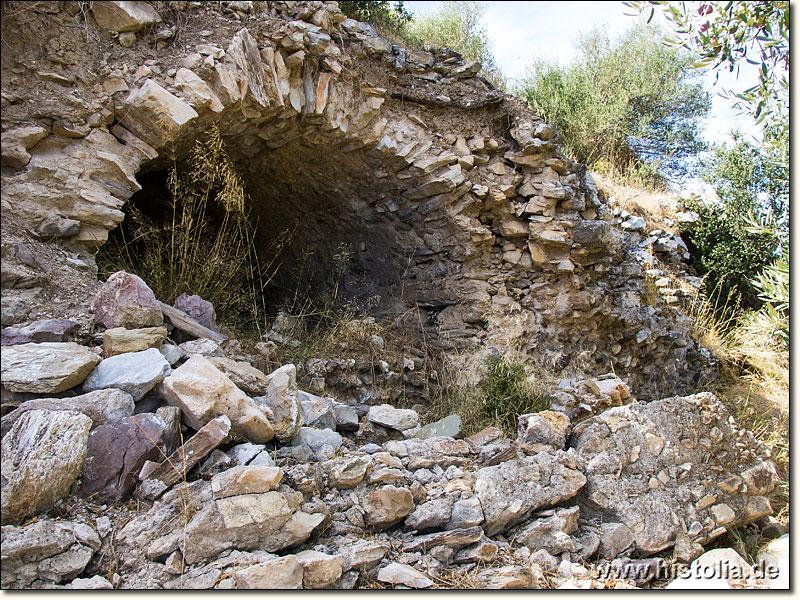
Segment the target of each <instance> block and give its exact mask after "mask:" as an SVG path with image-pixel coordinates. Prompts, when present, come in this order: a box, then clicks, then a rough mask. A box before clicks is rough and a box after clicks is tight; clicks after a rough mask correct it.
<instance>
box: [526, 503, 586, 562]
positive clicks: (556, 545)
mask: <svg viewBox="0 0 800 600" xmlns="http://www.w3.org/2000/svg"><path fill="white" fill-rule="evenodd" d="M579 515H580V509H579V508H578V507H577V506H573V507H570V508H565V509H562V510H557V511H556V513H555V514H554V515H552V516H550V517H546V518H544V519H537V520H535V521H533V522H532V523H530V524H528V525H526V526H524V527H522V528H520V530H519V531H518V532H517V533H516V534H515V536H514V539H515V540H519V542H520V543H522V544H524V545H526V546H527V547H528V548H530V549H531V550H546V551H547V552H549V553H550V554H552V555H556V556H557V555H559V554H561V553H563V552H576V551H577V550H578V548H579V547H578V544H577V542H576V541H575V540H574V539H573V538H572V537H570V534H572V533H574V532H575V531H577V530H578V516H579Z"/></svg>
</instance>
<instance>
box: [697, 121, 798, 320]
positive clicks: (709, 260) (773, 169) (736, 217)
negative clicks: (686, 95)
mask: <svg viewBox="0 0 800 600" xmlns="http://www.w3.org/2000/svg"><path fill="white" fill-rule="evenodd" d="M784 169H785V165H784V166H781V165H780V163H777V162H776V161H775V160H774V157H773V156H771V151H770V150H769V148H767V147H759V146H757V145H755V144H753V143H752V142H749V141H747V140H745V139H744V138H743V136H742V135H741V134H734V138H733V144H731V145H730V146H717V147H716V148H714V151H713V153H712V155H711V157H710V158H708V159H706V160H704V170H703V178H704V179H705V180H706V181H708V182H710V183H712V184H714V186H715V189H716V191H717V195H718V196H719V198H720V203H719V204H712V205H706V204H699V203H695V204H694V205H693V206H692V208H694V209H695V210H696V211H697V212H698V213H699V215H700V219H699V221H698V222H697V223H694V224H693V225H692V226H691V228H690V229H689V230H688V231H686V232H684V234H683V236H684V239H685V240H686V243H687V245H688V246H689V249H690V250H691V255H692V264H693V266H694V267H695V269H696V270H697V271H698V272H699V273H700V274H702V275H704V276H705V278H706V281H705V285H706V290H707V292H709V293H713V294H715V295H718V296H719V297H720V298H722V299H723V300H725V299H727V298H728V297H729V296H732V298H733V299H734V300H735V301H737V302H741V305H742V306H743V307H745V308H759V307H761V305H762V304H763V300H764V298H763V291H760V290H759V285H758V276H759V274H760V273H761V272H762V271H763V270H764V268H765V267H767V266H768V265H769V264H770V263H771V262H772V261H773V260H774V259H775V252H776V250H777V249H778V246H779V239H778V236H777V235H776V232H775V231H774V230H772V229H769V228H762V227H754V221H757V220H758V217H757V215H759V214H764V213H767V212H768V213H770V214H773V215H787V211H788V207H787V206H786V205H785V203H784V202H783V198H784V196H785V194H787V193H788V189H787V186H788V173H786V172H784Z"/></svg>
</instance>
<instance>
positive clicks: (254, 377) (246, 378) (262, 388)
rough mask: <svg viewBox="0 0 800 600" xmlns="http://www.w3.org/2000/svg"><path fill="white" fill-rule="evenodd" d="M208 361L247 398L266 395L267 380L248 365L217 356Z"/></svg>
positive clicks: (262, 374)
mask: <svg viewBox="0 0 800 600" xmlns="http://www.w3.org/2000/svg"><path fill="white" fill-rule="evenodd" d="M209 361H211V363H212V364H213V365H214V366H215V367H217V368H218V369H219V370H220V371H222V372H223V373H225V375H226V376H227V377H228V379H230V380H231V381H232V382H233V383H234V385H235V386H236V387H238V388H239V389H240V390H242V391H243V392H244V393H245V394H247V395H248V396H251V397H253V396H262V395H264V394H266V393H267V389H268V387H269V379H267V376H266V375H264V373H262V372H261V371H259V370H258V369H256V368H255V367H253V366H251V365H250V363H246V362H242V361H238V360H231V359H230V358H224V357H218V356H215V357H211V358H209Z"/></svg>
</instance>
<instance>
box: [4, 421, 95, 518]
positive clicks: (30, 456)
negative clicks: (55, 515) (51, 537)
mask: <svg viewBox="0 0 800 600" xmlns="http://www.w3.org/2000/svg"><path fill="white" fill-rule="evenodd" d="M91 426H92V420H91V419H90V418H89V417H87V416H86V415H84V414H81V413H77V412H72V411H51V410H31V411H28V412H26V413H25V414H24V415H22V417H20V418H19V420H17V422H16V423H14V426H13V427H12V428H11V431H9V432H8V435H6V436H5V437H4V438H3V441H2V475H3V477H2V481H3V493H2V523H3V525H6V524H9V523H19V522H21V521H22V520H24V519H25V518H27V517H30V516H33V515H35V514H38V513H40V512H41V511H43V510H46V509H48V508H50V507H51V506H52V505H53V504H55V502H56V501H57V500H59V499H61V498H63V497H64V496H66V495H67V494H68V493H69V490H70V488H71V487H72V484H73V483H75V480H76V479H77V478H78V475H80V472H81V466H82V465H83V461H84V459H85V458H86V445H87V439H88V437H89V429H90V428H91Z"/></svg>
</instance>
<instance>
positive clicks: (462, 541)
mask: <svg viewBox="0 0 800 600" xmlns="http://www.w3.org/2000/svg"><path fill="white" fill-rule="evenodd" d="M482 536H483V530H482V529H481V528H480V527H469V528H467V529H451V530H450V531H438V532H436V533H429V534H427V535H419V536H416V537H413V538H411V539H410V540H408V541H407V542H406V543H405V544H404V545H403V550H404V551H405V552H416V551H417V550H421V551H423V552H427V551H428V550H430V549H431V548H435V547H436V546H449V547H450V548H463V547H464V546H469V545H470V544H474V543H475V542H477V541H478V540H479V539H481V537H482Z"/></svg>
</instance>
